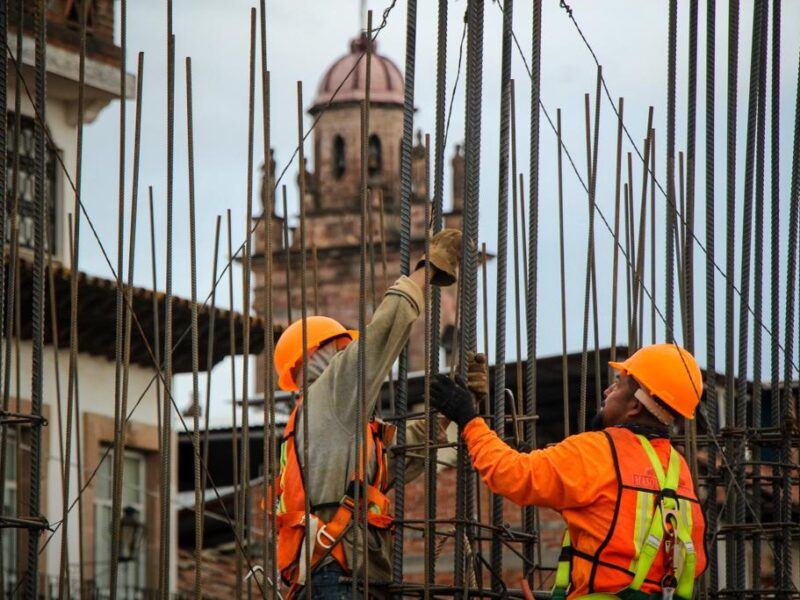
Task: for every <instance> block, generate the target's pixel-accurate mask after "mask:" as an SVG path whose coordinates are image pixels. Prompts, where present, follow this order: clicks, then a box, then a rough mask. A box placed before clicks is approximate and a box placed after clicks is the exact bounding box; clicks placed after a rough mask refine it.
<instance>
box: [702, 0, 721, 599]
mask: <svg viewBox="0 0 800 600" xmlns="http://www.w3.org/2000/svg"><path fill="white" fill-rule="evenodd" d="M715 61H716V0H708V2H707V3H706V131H705V133H706V139H705V142H706V144H705V156H706V157H705V164H706V172H705V212H706V215H705V216H706V222H705V229H706V236H705V246H706V252H705V254H706V261H705V263H706V264H705V267H706V269H705V270H706V315H705V318H706V380H705V382H704V387H705V389H706V421H707V428H708V430H709V432H710V433H711V434H714V435H716V434H717V431H718V423H719V419H718V400H717V399H718V395H717V373H716V353H717V350H716V323H715V318H716V317H715V314H716V310H715V309H716V307H715V306H714V302H715V300H716V297H715V295H716V292H715V287H716V286H715V280H714V278H715V276H716V272H715V271H714V258H715V250H714V247H715V236H714V227H715V215H714V195H715V187H714V177H715V169H714V166H715V148H714V142H715V137H714V136H715V133H714V131H715V129H714V125H715V109H716V104H715V102H716V100H715V98H716V94H715V86H716V74H715V65H716V62H715ZM706 486H707V491H706V494H707V496H706V502H705V506H704V508H705V513H706V519H707V526H706V545H707V547H708V566H709V568H708V571H709V575H708V580H709V582H708V583H709V591H710V594H711V595H712V597H716V595H717V592H718V591H719V569H718V562H717V553H718V548H717V532H716V530H717V515H718V512H719V508H718V505H717V448H716V447H715V445H714V444H709V447H708V467H707V483H706Z"/></svg>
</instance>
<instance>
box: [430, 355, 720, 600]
mask: <svg viewBox="0 0 800 600" xmlns="http://www.w3.org/2000/svg"><path fill="white" fill-rule="evenodd" d="M478 362H479V364H480V365H482V367H483V368H484V369H485V359H483V360H482V361H481V359H478ZM609 365H611V366H612V367H614V368H615V369H618V370H619V375H618V377H617V378H616V380H615V381H614V382H613V383H612V384H611V385H610V386H609V387H608V388H607V389H606V390H605V392H604V393H603V402H602V405H601V409H600V411H599V412H598V414H597V417H596V418H595V420H594V427H593V429H595V431H590V432H586V433H580V434H578V435H573V436H570V437H568V438H567V439H565V440H564V441H562V442H560V443H558V444H555V445H553V446H551V447H548V448H546V449H544V450H533V451H532V452H528V453H521V452H518V451H516V450H514V449H512V448H510V447H509V446H508V445H506V444H505V443H504V442H503V441H502V440H501V439H500V438H498V436H497V435H496V434H495V432H494V431H492V430H491V429H489V427H488V426H487V425H486V423H485V422H484V420H483V419H482V418H480V417H479V416H478V415H477V413H476V412H475V402H474V399H473V397H472V395H471V394H470V392H469V391H467V390H466V389H464V388H463V387H461V386H459V385H457V384H456V383H454V382H453V381H452V380H450V379H448V378H447V377H441V376H439V377H437V378H436V379H435V380H434V382H433V384H432V391H431V402H432V403H433V405H434V406H436V407H437V408H438V409H439V411H440V412H441V413H442V414H443V415H445V416H447V417H448V418H449V419H451V420H453V421H454V422H456V423H457V424H458V425H459V427H460V429H461V433H462V435H463V437H464V440H465V441H466V444H467V448H468V449H469V454H470V456H471V458H472V463H473V465H474V466H475V468H476V469H477V470H478V472H479V473H480V475H481V478H482V479H483V481H484V482H485V483H486V484H487V485H488V486H489V488H490V489H491V490H492V492H494V493H496V494H500V495H502V496H504V497H506V498H508V499H510V500H512V501H513V502H515V503H517V504H520V505H536V506H542V507H546V508H551V509H553V510H556V511H558V512H559V513H561V516H562V517H563V519H564V520H565V521H566V530H565V532H564V544H563V547H562V552H561V556H560V558H559V563H558V567H557V571H556V585H555V588H554V590H553V598H556V599H563V598H569V599H570V600H572V599H573V598H592V599H595V598H598V599H603V598H624V599H630V600H639V599H642V600H644V599H647V598H664V599H670V598H682V599H685V600H688V599H690V598H691V597H692V592H693V586H694V582H695V580H696V579H697V578H698V577H699V576H700V574H701V573H702V572H703V571H704V569H705V567H706V552H705V542H704V538H705V528H706V523H705V518H704V517H703V512H702V510H701V507H700V503H699V502H698V497H697V491H696V489H695V486H694V482H693V481H692V477H691V473H690V472H689V468H688V466H687V464H686V461H685V460H684V458H683V457H682V456H681V455H680V454H679V453H678V452H677V451H676V450H675V448H673V447H672V445H671V444H670V440H669V431H670V427H671V426H672V425H673V424H674V423H675V421H676V419H678V418H681V417H682V418H686V419H693V418H694V411H695V408H696V407H697V404H698V401H699V398H700V395H701V394H702V391H703V381H702V375H701V372H700V368H699V366H698V365H697V361H696V360H695V359H694V357H693V356H692V355H691V354H690V353H689V352H687V351H686V350H684V349H683V348H680V347H678V346H677V345H675V344H657V345H653V346H648V347H646V348H642V349H641V350H639V351H638V352H636V353H635V354H633V355H632V356H631V357H630V358H628V359H627V360H626V361H625V362H621V363H618V362H610V363H609ZM470 368H474V365H470ZM485 393H488V387H487V389H486V390H485Z"/></svg>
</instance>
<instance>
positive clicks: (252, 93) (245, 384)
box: [240, 8, 302, 598]
mask: <svg viewBox="0 0 800 600" xmlns="http://www.w3.org/2000/svg"><path fill="white" fill-rule="evenodd" d="M247 89H248V102H247V192H246V193H247V198H246V208H245V211H246V214H245V221H244V222H245V232H246V234H245V242H244V254H243V256H242V279H243V282H242V284H243V297H242V314H243V316H244V322H243V323H242V358H243V360H242V477H241V485H242V513H241V521H242V524H243V525H244V527H245V529H244V532H243V533H244V535H243V536H241V537H240V540H241V541H242V542H243V543H244V546H245V548H248V549H249V548H250V547H251V545H250V539H251V535H252V523H253V520H252V514H253V506H252V504H253V503H252V502H251V494H250V377H249V375H250V308H251V306H250V305H251V302H250V278H251V274H252V271H251V265H250V260H251V257H252V255H253V254H252V243H253V242H252V240H253V232H252V223H253V172H254V168H253V150H254V148H253V146H254V139H255V103H256V9H255V8H251V9H250V67H249V80H248V88H247ZM301 164H302V163H301ZM245 540H246V541H245ZM248 565H249V560H248ZM252 583H253V580H252V578H251V579H248V580H247V597H248V598H250V596H251V593H252Z"/></svg>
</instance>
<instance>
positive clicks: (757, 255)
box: [751, 0, 769, 592]
mask: <svg viewBox="0 0 800 600" xmlns="http://www.w3.org/2000/svg"><path fill="white" fill-rule="evenodd" d="M759 9H760V12H761V22H760V29H761V31H760V34H759V44H758V101H757V113H756V170H755V207H754V208H755V223H754V240H753V241H754V247H753V261H754V263H755V264H754V267H753V399H752V426H753V428H754V429H756V430H758V429H760V428H761V427H762V421H761V387H762V382H761V361H762V356H761V355H762V337H763V332H762V313H763V308H762V307H763V256H764V174H765V171H764V169H765V165H764V162H765V158H766V157H765V154H766V148H765V146H766V122H767V118H766V114H767V107H766V101H767V42H768V31H769V18H768V13H769V4H768V2H767V0H765V1H764V2H763V3H762V4H761V6H760V7H759ZM752 452H753V454H752V457H753V459H754V460H755V461H760V460H761V459H762V453H761V449H760V448H759V447H758V445H757V444H756V445H754V446H753V449H752ZM752 471H753V473H752V486H753V490H752V512H753V515H754V518H755V519H756V520H757V521H759V522H760V521H761V520H762V513H761V502H762V500H761V493H762V490H761V465H760V464H756V465H753V467H752ZM761 537H762V536H761V532H760V531H759V530H758V529H756V531H754V532H753V537H752V562H751V573H752V580H751V587H752V589H753V590H754V591H756V592H760V591H761V589H762V585H761V570H762V568H761Z"/></svg>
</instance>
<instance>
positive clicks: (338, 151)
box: [333, 135, 347, 179]
mask: <svg viewBox="0 0 800 600" xmlns="http://www.w3.org/2000/svg"><path fill="white" fill-rule="evenodd" d="M344 150H345V148H344V139H343V138H342V136H340V135H337V136H336V137H335V138H333V176H334V177H335V178H336V179H341V178H342V177H343V176H344V171H345V167H346V165H347V161H346V160H345V152H344Z"/></svg>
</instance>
